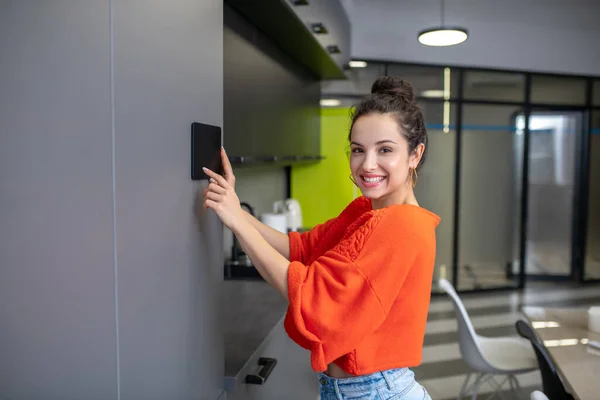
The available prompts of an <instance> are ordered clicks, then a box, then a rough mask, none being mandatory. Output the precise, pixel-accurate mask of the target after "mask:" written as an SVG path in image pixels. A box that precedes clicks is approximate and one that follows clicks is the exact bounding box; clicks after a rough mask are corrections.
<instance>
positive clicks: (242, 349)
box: [223, 280, 288, 377]
mask: <svg viewBox="0 0 600 400" xmlns="http://www.w3.org/2000/svg"><path fill="white" fill-rule="evenodd" d="M287 305H288V303H287V300H286V299H284V298H283V297H282V296H281V295H280V294H279V293H278V292H277V291H276V290H275V289H274V288H273V287H271V286H270V285H269V284H268V283H266V282H264V281H262V280H257V281H253V280H239V281H238V280H226V281H225V282H224V283H223V306H224V309H223V316H224V321H223V329H224V336H225V337H224V342H225V377H235V376H236V375H237V373H238V372H239V371H240V370H241V369H242V367H243V366H244V365H245V364H246V362H247V361H248V360H249V359H250V357H251V356H252V354H254V352H255V351H256V350H257V349H258V348H259V346H260V344H261V343H262V342H263V341H264V340H265V338H266V337H267V336H268V335H269V333H270V332H271V331H272V330H273V328H274V327H275V325H277V323H278V322H279V321H280V320H281V319H282V318H283V316H284V315H285V311H286V309H287Z"/></svg>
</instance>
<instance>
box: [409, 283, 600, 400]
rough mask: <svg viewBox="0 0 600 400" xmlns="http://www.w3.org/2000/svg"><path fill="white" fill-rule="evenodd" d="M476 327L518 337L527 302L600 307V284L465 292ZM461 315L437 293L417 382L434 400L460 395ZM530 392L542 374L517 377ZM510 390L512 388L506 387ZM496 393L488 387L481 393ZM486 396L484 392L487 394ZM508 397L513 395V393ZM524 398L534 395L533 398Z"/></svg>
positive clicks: (462, 368) (465, 368)
mask: <svg viewBox="0 0 600 400" xmlns="http://www.w3.org/2000/svg"><path fill="white" fill-rule="evenodd" d="M461 298H462V299H463V302H464V303H465V307H466V308H467V311H468V313H469V315H470V317H471V320H472V322H473V325H474V327H475V330H476V331H477V333H478V334H480V335H483V336H502V335H515V336H516V335H517V333H516V330H515V321H516V320H517V319H518V318H519V317H520V313H519V309H520V307H521V306H522V305H539V306H547V307H560V306H589V305H592V304H595V305H600V285H593V286H592V285H586V286H582V287H575V286H572V285H570V284H560V285H559V284H541V283H535V284H534V283H532V284H529V285H528V288H527V289H526V290H525V291H523V292H494V293H483V294H468V295H461ZM457 340H458V336H457V324H456V316H455V313H454V310H453V308H452V304H451V303H450V301H449V300H448V298H447V297H445V296H435V297H434V298H433V299H432V304H431V307H430V310H429V317H428V321H427V331H426V335H425V347H424V349H423V363H422V365H421V366H419V367H417V368H415V369H414V372H415V375H416V377H417V380H418V381H419V382H420V383H421V384H422V385H423V386H424V387H425V388H426V389H427V390H428V391H429V393H430V395H431V397H432V399H433V400H446V399H456V396H457V395H458V393H459V392H460V388H461V386H462V383H463V380H464V378H465V375H466V374H467V373H468V372H469V370H470V369H469V367H468V365H467V364H466V363H465V362H464V361H462V357H461V355H460V349H459V346H458V342H457ZM518 380H519V383H520V384H521V387H522V388H523V389H524V391H525V392H527V393H530V392H531V391H533V390H535V389H539V388H540V385H541V377H540V374H539V372H537V371H536V372H532V373H528V374H524V375H521V376H519V377H518ZM507 389H508V386H507ZM491 391H493V389H492V387H491V386H489V385H483V386H482V389H481V390H480V393H490V392H491ZM486 397H487V396H480V398H486ZM506 397H507V398H514V397H512V396H511V394H510V393H509V394H508V396H506ZM522 398H523V399H524V400H525V399H527V400H528V399H529V397H528V396H522Z"/></svg>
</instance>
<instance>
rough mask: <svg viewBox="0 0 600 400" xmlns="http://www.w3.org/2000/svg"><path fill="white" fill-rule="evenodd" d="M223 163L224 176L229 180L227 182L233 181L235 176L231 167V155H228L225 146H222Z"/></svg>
mask: <svg viewBox="0 0 600 400" xmlns="http://www.w3.org/2000/svg"><path fill="white" fill-rule="evenodd" d="M221 163H222V164H223V176H224V177H225V180H227V183H231V179H232V178H233V168H231V163H230V162H229V157H227V153H226V152H225V149H224V148H223V147H221Z"/></svg>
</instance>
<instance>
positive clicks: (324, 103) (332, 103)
mask: <svg viewBox="0 0 600 400" xmlns="http://www.w3.org/2000/svg"><path fill="white" fill-rule="evenodd" d="M320 103H321V107H337V106H339V105H340V104H342V102H341V101H339V100H338V99H321V101H320Z"/></svg>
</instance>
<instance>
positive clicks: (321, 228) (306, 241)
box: [288, 218, 337, 264]
mask: <svg viewBox="0 0 600 400" xmlns="http://www.w3.org/2000/svg"><path fill="white" fill-rule="evenodd" d="M336 219H337V218H333V219H330V220H329V221H327V222H325V223H323V224H319V225H317V226H315V227H313V228H312V229H311V230H310V231H306V232H302V233H298V232H290V233H289V234H288V237H289V241H290V261H299V262H301V263H302V264H306V263H307V262H308V259H309V257H310V253H311V251H312V250H313V249H314V248H315V247H316V246H317V244H318V243H319V241H320V240H321V238H322V237H323V234H324V233H325V232H326V231H327V229H329V226H330V225H331V224H333V223H334V222H335V220H336Z"/></svg>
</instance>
